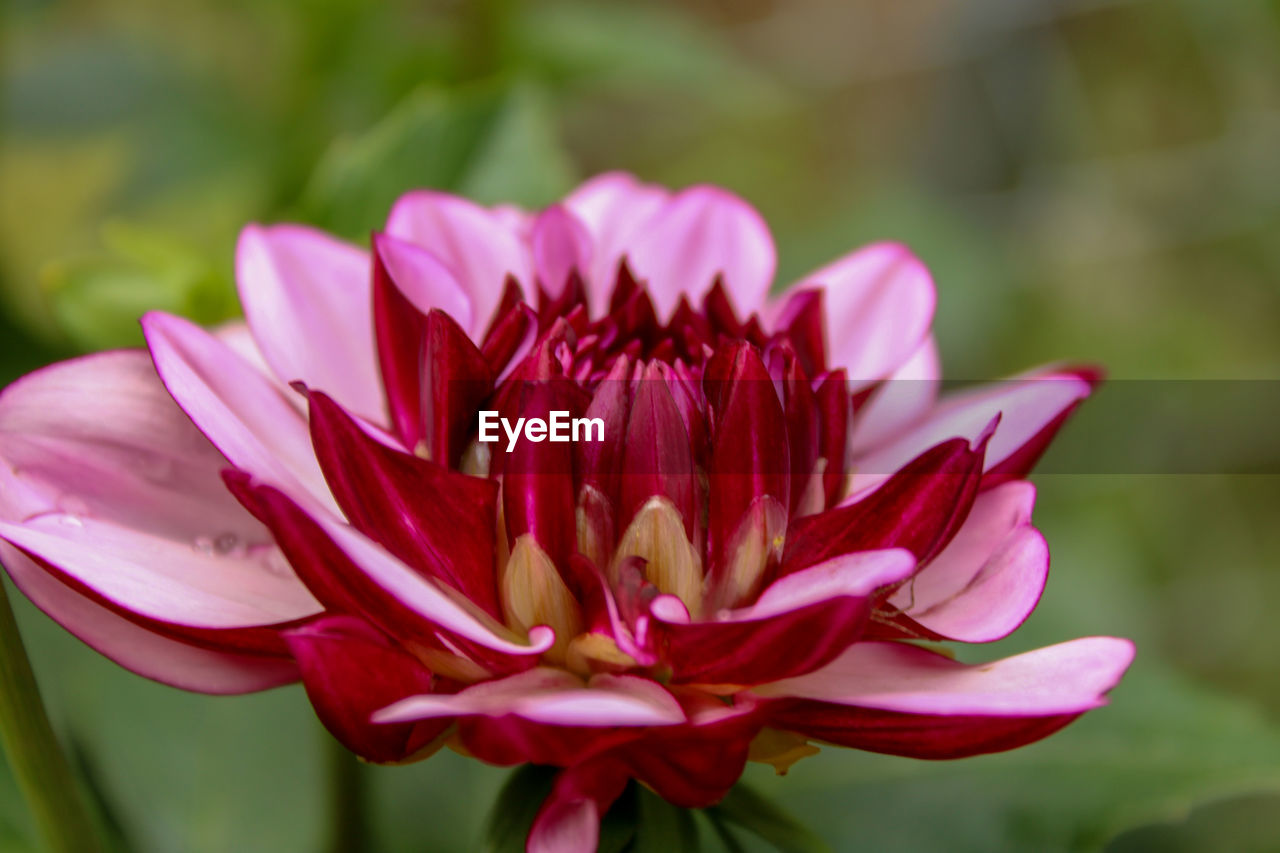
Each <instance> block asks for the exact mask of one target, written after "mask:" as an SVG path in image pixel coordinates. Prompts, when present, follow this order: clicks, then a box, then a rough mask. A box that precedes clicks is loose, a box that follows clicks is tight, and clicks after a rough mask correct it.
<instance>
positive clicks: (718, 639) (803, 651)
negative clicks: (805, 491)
mask: <svg viewBox="0 0 1280 853" xmlns="http://www.w3.org/2000/svg"><path fill="white" fill-rule="evenodd" d="M914 568H915V558H914V557H913V556H912V555H911V553H910V552H908V551H904V550H887V551H867V552H861V553H856V554H849V555H845V556H841V557H837V558H836V559H833V560H830V561H829V562H826V563H821V564H819V565H816V566H812V567H810V568H808V569H805V570H803V571H800V572H796V573H795V574H792V575H790V576H788V577H785V578H782V579H781V580H778V581H775V582H774V583H773V584H771V585H770V586H769V587H768V588H767V589H765V591H764V592H763V593H761V595H760V598H759V600H758V601H757V602H756V603H755V604H754V605H752V606H750V607H744V608H741V609H738V610H731V611H727V612H723V613H720V614H717V616H716V617H715V618H714V619H709V620H707V621H700V622H691V621H689V620H688V617H687V615H684V614H682V613H681V612H680V611H679V610H676V609H673V608H664V607H662V606H655V607H654V608H653V617H654V626H653V628H652V630H653V631H654V632H655V633H656V634H657V636H658V638H659V640H658V643H659V647H661V648H664V649H665V650H666V652H667V658H666V659H667V661H668V663H669V665H670V666H671V667H672V670H673V673H674V676H673V681H675V682H676V683H685V684H688V683H706V684H761V683H764V682H768V681H773V680H776V679H779V678H785V677H787V676H788V675H795V674H799V673H803V672H808V671H811V670H814V669H817V668H818V667H821V666H823V665H825V664H826V663H828V662H829V661H831V660H832V659H834V658H835V657H836V656H837V655H839V654H840V653H841V652H842V651H844V650H845V649H846V648H848V647H849V645H850V644H851V643H853V642H854V641H855V640H857V639H858V637H859V635H861V633H862V630H863V627H864V625H865V624H866V620H867V616H868V615H869V613H870V609H871V596H872V594H873V593H874V592H875V591H876V590H878V589H880V588H882V587H884V586H887V585H889V584H893V583H896V582H898V581H901V580H902V579H904V578H906V577H907V576H909V575H910V573H911V571H912V570H913V569H914ZM660 601H666V599H662V600H660Z"/></svg>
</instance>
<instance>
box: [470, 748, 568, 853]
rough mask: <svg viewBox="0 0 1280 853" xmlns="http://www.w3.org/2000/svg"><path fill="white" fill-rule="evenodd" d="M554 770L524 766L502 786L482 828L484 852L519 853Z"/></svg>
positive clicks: (553, 768) (529, 765)
mask: <svg viewBox="0 0 1280 853" xmlns="http://www.w3.org/2000/svg"><path fill="white" fill-rule="evenodd" d="M558 772H559V771H558V770H557V768H555V767H542V766H540V765H537V764H526V765H524V766H522V767H517V768H516V769H515V770H513V771H512V773H511V776H510V777H509V778H508V779H507V784H505V785H503V786H502V790H501V791H500V792H499V793H498V798H497V799H496V800H495V801H494V803H493V808H492V809H491V810H490V812H489V819H488V821H486V824H485V849H486V850H488V851H490V853H523V851H524V843H525V839H526V838H528V837H529V828H530V827H531V826H533V819H534V818H535V817H537V816H538V809H540V808H542V803H543V801H544V800H546V799H547V796H548V795H549V794H550V793H551V788H552V786H553V785H554V784H555V780H556V774H557V773H558Z"/></svg>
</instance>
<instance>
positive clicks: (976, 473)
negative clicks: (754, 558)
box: [782, 429, 990, 574]
mask: <svg viewBox="0 0 1280 853" xmlns="http://www.w3.org/2000/svg"><path fill="white" fill-rule="evenodd" d="M989 437H990V430H989V429H988V431H987V432H986V434H985V435H984V436H983V438H982V440H981V441H979V442H978V443H977V445H976V446H974V447H970V446H969V442H967V441H965V440H964V439H962V438H953V439H951V440H950V441H944V442H943V443H942V444H939V445H937V446H936V447H933V448H931V449H929V450H926V451H925V452H924V453H922V454H920V455H919V456H917V457H916V458H915V459H914V460H912V461H911V462H909V463H907V464H906V465H905V466H903V468H902V469H901V470H900V471H898V473H896V474H894V475H893V476H892V477H890V478H889V479H888V480H887V481H885V483H884V484H882V485H881V486H880V487H879V488H878V489H876V490H875V491H874V492H872V493H871V494H870V495H868V496H867V497H865V498H863V499H862V500H860V501H858V502H857V503H853V504H848V505H846V506H841V507H837V508H835V509H832V510H828V511H827V512H824V513H820V514H818V515H811V516H808V517H807V518H801V519H798V520H797V521H795V522H794V523H793V524H792V526H791V530H790V532H789V533H788V537H787V546H786V551H785V552H784V555H783V561H782V572H783V574H790V573H791V572H794V571H798V570H800V569H803V568H808V567H809V566H812V565H815V564H817V563H820V562H822V561H823V560H828V559H830V558H832V557H836V556H839V555H841V554H847V553H850V552H853V551H874V550H877V549H881V548H906V549H907V550H908V551H910V552H911V553H913V554H915V555H916V557H918V558H919V560H920V562H921V563H924V562H926V561H928V560H929V559H930V558H932V557H933V556H934V555H935V554H937V553H938V552H939V551H940V550H942V548H943V547H944V546H945V545H946V544H947V543H948V542H950V541H951V537H952V536H954V535H955V532H956V530H958V529H959V527H960V524H961V523H963V521H964V520H965V518H966V517H967V516H968V515H969V509H970V508H971V507H972V506H973V499H974V498H975V497H976V496H977V493H978V486H979V484H980V483H981V479H982V460H983V454H984V452H985V450H986V444H987V439H988V438H989Z"/></svg>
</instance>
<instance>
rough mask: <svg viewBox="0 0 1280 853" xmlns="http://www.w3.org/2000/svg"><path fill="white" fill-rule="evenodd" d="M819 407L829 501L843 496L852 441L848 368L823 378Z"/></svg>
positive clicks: (820, 446)
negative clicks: (850, 433) (850, 439)
mask: <svg viewBox="0 0 1280 853" xmlns="http://www.w3.org/2000/svg"><path fill="white" fill-rule="evenodd" d="M814 403H815V405H817V407H818V419H819V421H820V424H821V426H820V428H819V430H818V433H819V437H818V455H819V456H821V457H822V458H823V459H826V460H827V467H826V470H825V471H824V472H823V474H822V487H823V491H824V492H825V493H826V505H827V506H832V505H833V504H835V503H836V502H838V501H839V500H840V493H841V490H842V489H843V488H844V473H845V467H846V461H847V459H846V457H847V455H848V443H849V413H850V405H849V382H848V377H847V376H846V375H845V372H844V368H841V369H839V370H833V371H832V372H830V373H828V374H827V375H826V376H824V377H823V378H822V380H821V381H820V382H819V383H818V387H817V389H816V390H815V391H814Z"/></svg>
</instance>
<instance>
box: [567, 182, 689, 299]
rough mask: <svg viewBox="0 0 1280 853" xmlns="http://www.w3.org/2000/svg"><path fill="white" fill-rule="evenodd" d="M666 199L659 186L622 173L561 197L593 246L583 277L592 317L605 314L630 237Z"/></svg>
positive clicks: (668, 196) (586, 184)
mask: <svg viewBox="0 0 1280 853" xmlns="http://www.w3.org/2000/svg"><path fill="white" fill-rule="evenodd" d="M670 197H671V194H670V193H669V192H668V191H667V190H666V189H664V188H663V187H659V186H655V185H653V184H642V183H640V181H638V180H636V178H634V177H633V176H631V175H628V174H625V173H623V172H608V173H605V174H603V175H598V176H596V177H594V178H592V179H591V180H589V181H587V182H586V183H584V184H582V185H581V186H579V187H578V188H577V189H576V190H574V191H573V192H572V193H570V194H569V196H568V197H567V198H565V200H564V206H565V207H567V208H568V209H569V210H571V211H572V212H573V214H574V215H575V216H577V217H578V219H579V220H580V221H581V222H582V223H583V224H584V225H585V226H586V228H587V230H588V231H589V232H590V234H591V238H592V242H593V244H594V248H593V251H592V255H591V261H592V262H591V269H590V270H589V271H588V273H587V275H586V279H587V282H586V283H587V299H588V304H589V307H590V309H591V316H592V317H599V316H602V315H603V314H604V313H605V312H606V310H607V308H608V306H609V297H610V295H611V294H612V293H613V287H614V282H615V279H616V278H617V275H618V265H619V264H620V263H621V262H622V259H623V258H624V257H625V256H626V255H627V247H628V246H629V245H630V243H631V240H632V237H633V236H634V235H635V234H636V232H637V231H638V230H639V229H640V228H641V227H643V226H644V224H645V223H646V222H648V221H649V219H650V217H652V216H653V215H654V214H655V213H656V212H657V211H658V210H659V209H661V208H662V206H663V205H664V204H665V203H666V202H667V200H668V199H669V198H670Z"/></svg>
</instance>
